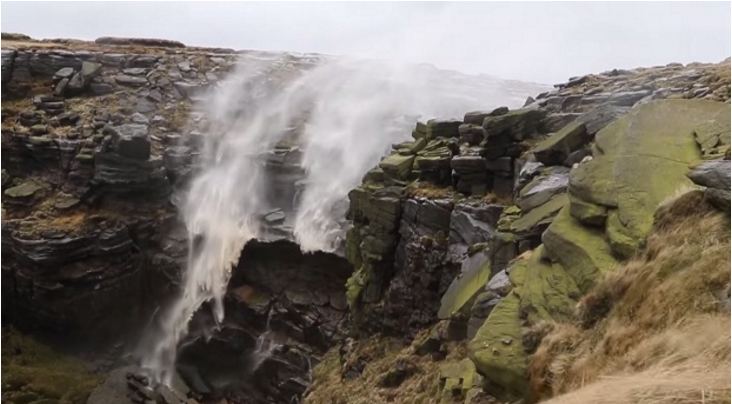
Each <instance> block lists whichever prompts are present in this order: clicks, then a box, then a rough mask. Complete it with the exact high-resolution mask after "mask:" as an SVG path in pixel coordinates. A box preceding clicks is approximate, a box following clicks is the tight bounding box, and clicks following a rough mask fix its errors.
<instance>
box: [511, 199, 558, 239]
mask: <svg viewBox="0 0 732 404" xmlns="http://www.w3.org/2000/svg"><path fill="white" fill-rule="evenodd" d="M567 203H568V199H567V194H559V195H554V196H553V197H552V198H551V199H549V200H548V201H546V202H545V203H544V204H542V205H540V206H537V207H535V208H534V209H532V210H531V211H529V212H528V213H523V214H522V215H521V216H520V217H519V218H517V219H515V220H514V221H513V222H511V225H510V229H511V231H512V232H514V233H518V234H523V233H533V232H534V230H538V229H540V228H542V226H546V225H548V224H549V223H551V220H552V218H554V216H556V215H557V212H559V210H561V209H562V208H563V207H564V206H565V205H566V204H567Z"/></svg>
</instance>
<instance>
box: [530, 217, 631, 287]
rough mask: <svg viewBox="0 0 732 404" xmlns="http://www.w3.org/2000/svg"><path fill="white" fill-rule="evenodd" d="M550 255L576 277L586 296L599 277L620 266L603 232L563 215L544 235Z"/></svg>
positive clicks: (543, 238)
mask: <svg viewBox="0 0 732 404" xmlns="http://www.w3.org/2000/svg"><path fill="white" fill-rule="evenodd" d="M542 241H543V243H544V247H545V248H546V250H547V253H548V255H549V256H550V257H552V259H554V260H555V261H557V262H559V263H560V264H561V265H562V266H563V267H564V269H565V270H566V271H567V273H568V274H569V275H570V276H572V278H573V279H574V281H575V283H576V284H577V286H578V287H579V289H580V290H581V291H582V292H587V291H588V290H589V289H590V288H591V287H592V285H593V284H594V282H595V280H596V278H597V276H598V275H599V274H600V273H601V272H604V271H607V270H609V269H610V268H612V267H613V266H615V265H617V260H616V259H615V258H614V257H613V255H612V251H611V250H610V246H609V245H608V244H607V243H606V242H605V239H604V235H603V233H602V231H601V230H599V229H595V228H591V227H587V226H583V225H582V223H580V222H579V221H578V220H577V219H575V218H573V217H572V216H570V214H569V207H568V206H565V207H564V208H562V210H561V211H559V214H557V216H556V217H555V218H554V220H553V221H552V224H551V225H550V226H549V227H548V228H547V230H546V231H545V232H544V234H543V235H542Z"/></svg>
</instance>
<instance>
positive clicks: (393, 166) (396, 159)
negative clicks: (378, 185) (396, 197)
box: [379, 154, 414, 180]
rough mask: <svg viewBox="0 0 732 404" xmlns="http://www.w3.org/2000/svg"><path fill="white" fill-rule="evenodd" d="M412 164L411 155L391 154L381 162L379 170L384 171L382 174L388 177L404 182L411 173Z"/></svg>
mask: <svg viewBox="0 0 732 404" xmlns="http://www.w3.org/2000/svg"><path fill="white" fill-rule="evenodd" d="M413 164H414V156H413V155H402V154H392V155H389V156H386V157H385V158H384V159H383V160H381V163H379V168H381V169H382V170H384V174H386V175H387V176H389V177H392V178H395V179H399V180H405V179H407V177H408V176H409V173H411V172H412V165H413Z"/></svg>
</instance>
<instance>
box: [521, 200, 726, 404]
mask: <svg viewBox="0 0 732 404" xmlns="http://www.w3.org/2000/svg"><path fill="white" fill-rule="evenodd" d="M729 229H730V222H729V216H726V215H724V214H722V213H719V212H718V211H715V210H714V209H713V208H712V207H711V206H709V205H708V204H707V202H706V201H704V199H703V195H702V192H700V191H691V192H688V193H684V194H683V195H681V196H679V197H677V198H675V199H673V200H670V201H668V202H666V203H664V204H663V205H662V206H661V207H660V208H659V211H658V212H657V214H656V220H655V224H654V232H653V234H652V235H651V236H650V237H649V239H648V242H647V247H646V249H645V251H644V252H643V253H642V254H639V255H638V256H636V257H635V258H634V259H632V260H630V261H629V262H627V263H626V264H624V265H623V266H621V267H619V268H617V270H616V271H613V272H612V273H610V274H608V275H607V276H606V278H605V279H604V280H603V281H602V282H600V283H599V284H598V285H597V287H596V288H595V289H594V290H593V291H592V292H591V293H589V294H588V295H586V296H584V298H583V299H582V300H581V302H580V304H579V306H578V309H577V313H576V316H575V319H574V321H573V322H571V323H565V324H556V323H554V324H550V323H543V324H539V325H537V326H535V327H534V328H533V329H532V330H531V331H532V332H531V333H529V335H527V339H529V340H539V339H540V338H541V337H542V336H543V339H541V343H540V345H539V346H538V349H537V350H536V352H535V353H534V354H533V355H532V357H531V360H530V364H529V368H530V373H531V382H532V387H533V388H534V389H535V390H536V392H537V393H538V394H539V395H541V396H542V397H544V398H549V397H554V398H552V399H550V400H549V401H548V403H563V404H564V403H566V404H572V403H689V404H691V403H705V404H709V403H729V402H730V367H729V364H730V312H729V290H730V289H729V287H730V286H729V285H730V230H729Z"/></svg>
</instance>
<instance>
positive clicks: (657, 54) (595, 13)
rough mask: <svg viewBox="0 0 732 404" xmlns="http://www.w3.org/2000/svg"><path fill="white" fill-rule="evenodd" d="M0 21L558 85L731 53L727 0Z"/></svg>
mask: <svg viewBox="0 0 732 404" xmlns="http://www.w3.org/2000/svg"><path fill="white" fill-rule="evenodd" d="M0 7H1V8H0V11H2V30H3V31H6V32H22V33H25V34H28V35H30V36H32V37H35V38H79V39H94V38H97V37H99V36H138V37H160V38H169V39H177V40H180V41H182V42H184V43H185V44H187V45H202V46H218V47H229V48H235V49H263V50H287V51H296V52H318V53H328V54H350V55H363V56H369V57H373V56H380V57H389V58H394V57H400V58H403V59H407V60H410V61H420V62H428V63H432V64H434V65H436V66H438V67H442V68H449V69H454V70H460V71H463V72H466V73H487V74H492V75H496V76H500V77H503V78H512V79H521V80H529V81H537V82H544V83H556V82H561V81H564V80H566V79H567V78H568V77H569V76H574V75H580V74H584V73H593V72H600V71H603V70H608V69H612V68H615V67H617V68H632V67H638V66H652V65H659V64H666V63H669V62H682V63H688V62H693V61H701V62H717V61H720V60H722V59H724V58H726V57H728V56H730V47H731V44H730V37H731V35H732V32H731V28H730V11H731V8H730V2H707V3H705V2H693V3H692V2H673V3H672V2H653V3H625V2H623V3H621V2H613V3H610V2H607V3H606V2H593V3H575V2H572V3H569V2H558V3H548V2H543V3H515V2H514V3H509V2H483V3H440V2H430V3H424V2H411V3H364V2H353V3H345V2H339V3H323V2H315V3H286V2H282V3H271V2H266V3H265V2H248V3H223V2H205V3H204V2H188V3H185V2H159V3H154V2H125V3H122V2H104V3H101V2H99V3H92V2H83V3H82V2H7V1H6V2H2V4H1V5H0Z"/></svg>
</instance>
